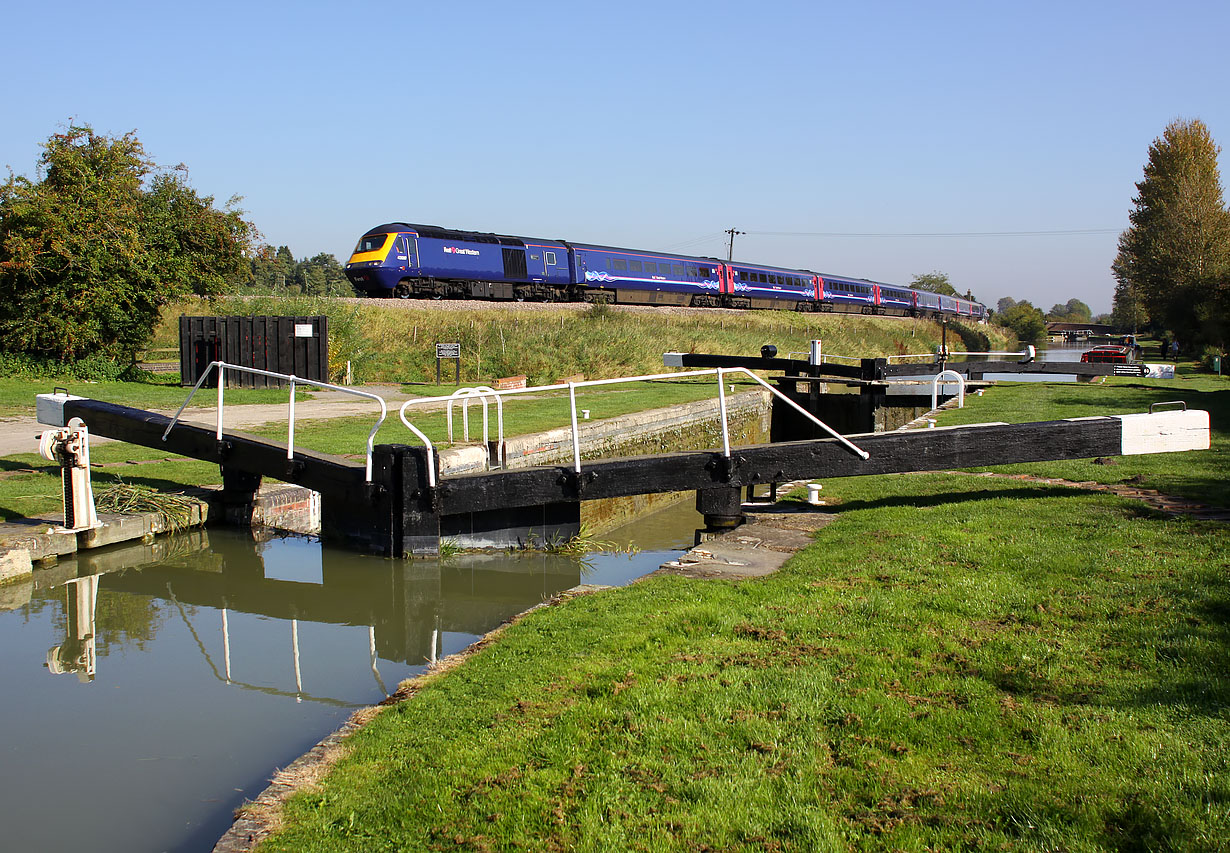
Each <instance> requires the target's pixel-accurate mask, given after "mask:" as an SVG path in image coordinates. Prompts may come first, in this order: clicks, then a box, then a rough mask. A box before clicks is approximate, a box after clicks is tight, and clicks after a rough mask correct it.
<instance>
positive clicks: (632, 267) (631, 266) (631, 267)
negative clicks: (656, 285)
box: [628, 261, 642, 272]
mask: <svg viewBox="0 0 1230 853" xmlns="http://www.w3.org/2000/svg"><path fill="white" fill-rule="evenodd" d="M628 272H642V269H641V262H640V261H628Z"/></svg>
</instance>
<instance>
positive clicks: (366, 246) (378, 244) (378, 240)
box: [354, 234, 389, 254]
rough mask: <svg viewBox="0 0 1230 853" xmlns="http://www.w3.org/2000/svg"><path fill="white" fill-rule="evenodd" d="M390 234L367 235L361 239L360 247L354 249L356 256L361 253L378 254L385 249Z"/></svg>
mask: <svg viewBox="0 0 1230 853" xmlns="http://www.w3.org/2000/svg"><path fill="white" fill-rule="evenodd" d="M388 238H389V235H388V234H365V235H364V236H363V237H361V238H360V239H359V245H357V246H355V247H354V250H355V254H358V253H359V252H376V251H379V250H380V249H383V248H384V243H385V241H386V240H388Z"/></svg>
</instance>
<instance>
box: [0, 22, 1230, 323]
mask: <svg viewBox="0 0 1230 853" xmlns="http://www.w3.org/2000/svg"><path fill="white" fill-rule="evenodd" d="M0 28H3V29H4V30H5V31H7V37H6V38H5V59H6V62H5V66H6V68H8V69H9V70H10V71H13V70H17V71H19V73H7V74H5V75H3V76H0V97H2V103H3V110H2V112H0V116H2V117H0V166H6V167H8V169H9V170H11V171H12V172H14V173H16V174H18V175H25V176H28V177H31V178H36V177H37V165H38V157H39V155H40V153H41V150H42V149H41V144H42V143H44V142H45V141H46V140H47V139H48V137H50V136H51V135H52V134H54V133H57V132H59V131H60V130H61V129H63V128H64V127H65V126H67V125H69V124H70V123H71V124H88V125H90V126H92V127H93V128H94V129H95V130H96V131H98V132H101V133H105V134H108V135H116V136H119V135H123V134H125V133H128V132H130V131H135V133H136V135H137V137H138V138H139V139H140V141H141V142H142V144H143V145H144V147H145V149H146V152H147V153H148V154H149V155H150V156H151V157H152V158H153V159H154V160H155V161H156V162H157V163H158V164H160V165H161V166H165V167H168V168H169V167H173V166H175V165H177V164H180V163H182V164H184V165H185V166H187V167H188V172H187V175H188V180H189V182H190V183H191V185H192V186H193V188H194V189H196V191H197V192H199V193H201V194H202V195H208V196H212V197H214V199H215V200H216V203H217V204H218V205H219V206H221V205H223V204H225V203H227V202H228V200H229V199H231V198H232V197H235V196H238V197H241V201H239V203H238V204H239V207H240V208H242V209H243V210H244V211H246V214H247V218H248V219H249V220H250V221H252V222H253V223H254V224H255V225H256V227H257V228H258V229H259V231H260V233H261V235H262V237H263V240H264V242H267V243H269V244H270V245H273V246H281V245H286V246H288V247H290V249H291V251H292V252H293V253H294V255H295V256H296V257H298V258H303V257H310V256H312V255H315V254H317V253H319V252H328V253H331V254H333V255H335V256H336V257H337V258H338V259H339V260H340V261H342V262H343V263H344V262H345V261H346V259H347V257H348V256H349V254H350V251H351V250H352V249H353V247H354V244H355V242H356V240H357V239H358V237H359V235H360V234H362V233H363V232H364V231H366V230H367V229H368V228H371V227H372V226H374V225H378V224H381V223H384V222H395V221H400V222H409V223H415V224H431V225H438V226H442V227H449V228H460V229H467V230H477V231H491V232H497V233H503V234H513V235H519V236H531V237H542V238H559V239H566V240H575V241H578V242H594V243H602V244H607V245H615V246H623V247H629V248H639V249H650V250H660V251H674V252H679V253H683V254H696V255H705V256H712V257H726V253H727V249H728V240H729V237H728V236H727V234H725V233H724V232H725V231H726V230H727V229H736V230H738V231H743V232H746V233H745V234H740V235H737V236H736V237H735V243H734V254H735V257H736V258H737V259H741V260H744V261H752V262H760V263H766V264H778V265H783V266H790V267H799V268H805V269H811V270H816V271H819V272H830V273H837V274H843V275H850V276H859V277H863V278H871V279H875V280H878V281H884V282H892V283H901V284H908V283H909V281H910V280H911V279H912V278H913V277H914V276H915V275H918V274H922V273H930V272H937V271H938V272H943V273H945V274H947V275H948V277H949V279H950V281H951V282H952V284H953V285H954V286H955V287H956V288H957V289H958V290H959V291H961V292H962V293H964V292H965V291H966V290H970V291H972V292H973V294H974V296H975V297H976V298H978V299H979V300H980V301H982V302H984V303H987V304H988V305H991V306H992V307H994V305H995V303H996V301H997V300H998V299H1000V298H1001V297H1004V296H1011V297H1012V298H1014V299H1017V300H1022V299H1027V300H1029V301H1031V302H1032V303H1033V304H1035V305H1037V306H1038V307H1040V308H1042V309H1043V310H1047V309H1049V308H1050V307H1051V306H1052V305H1054V304H1056V303H1063V302H1067V301H1068V300H1069V299H1071V298H1073V297H1075V298H1077V299H1080V300H1081V301H1083V302H1085V303H1087V304H1088V305H1089V306H1090V307H1091V308H1092V309H1093V310H1094V312H1095V313H1100V312H1105V311H1109V310H1110V308H1111V300H1112V296H1113V291H1114V279H1113V277H1112V275H1111V273H1110V265H1111V262H1112V261H1113V259H1114V256H1115V252H1116V246H1117V239H1118V234H1119V232H1120V231H1122V230H1123V229H1124V228H1126V227H1127V224H1128V218H1127V217H1128V212H1129V211H1130V209H1131V207H1132V197H1133V195H1134V194H1135V182H1137V181H1139V180H1140V179H1141V177H1142V170H1143V167H1144V164H1145V162H1146V161H1147V158H1148V148H1149V145H1150V144H1151V143H1152V141H1153V140H1154V139H1156V138H1157V137H1159V136H1160V135H1161V133H1162V131H1163V130H1164V129H1165V127H1166V125H1167V124H1168V123H1169V122H1170V121H1172V120H1174V119H1176V118H1184V119H1195V118H1198V119H1200V120H1202V121H1204V123H1205V124H1206V125H1208V127H1209V129H1210V131H1211V133H1212V134H1213V138H1214V139H1215V140H1217V141H1219V142H1221V143H1222V144H1223V145H1226V144H1230V89H1227V82H1228V81H1230V73H1228V66H1227V64H1226V62H1225V59H1224V56H1225V44H1226V34H1227V33H1230V4H1225V3H1217V2H1208V0H1196V2H1192V0H1173V2H1170V3H1167V4H1158V3H1156V2H1149V3H1144V2H1135V0H1126V2H1081V0H1068V2H1049V0H1042V2H1030V3H1028V4H1025V3H999V2H944V0H933V1H932V2H926V3H918V2H876V0H864V1H863V2H841V3H836V2H827V0H812V2H793V0H760V2H757V3H747V2H744V3H729V2H724V0H708V2H674V1H673V0H657V2H645V0H623V2H618V3H585V2H548V0H523V2H520V3H508V2H487V0H466V2H438V0H436V1H435V2H430V3H426V2H413V0H405V1H404V2H399V3H377V4H353V3H340V2H338V3H328V2H310V0H309V2H299V3H285V2H247V3H236V2H229V0H220V1H219V2H211V3H208V4H204V3H193V2H187V3H182V4H168V3H161V2H159V3H138V2H126V0H116V2H112V3H105V4H104V3H94V2H91V3H81V2H77V0H66V2H58V3H56V4H53V5H51V6H39V5H38V4H34V3H18V2H16V0H9V2H7V3H4V4H0ZM1228 156H1230V155H1227V154H1225V153H1223V154H1222V157H1221V167H1222V170H1223V172H1224V171H1225V169H1226V168H1227V166H1228V165H1230V161H1228V159H1227V158H1228ZM181 174H182V173H181Z"/></svg>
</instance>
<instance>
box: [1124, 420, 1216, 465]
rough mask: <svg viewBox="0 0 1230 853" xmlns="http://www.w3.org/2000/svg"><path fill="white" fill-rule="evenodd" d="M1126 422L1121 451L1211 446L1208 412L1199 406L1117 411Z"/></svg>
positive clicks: (1171, 450) (1126, 453)
mask: <svg viewBox="0 0 1230 853" xmlns="http://www.w3.org/2000/svg"><path fill="white" fill-rule="evenodd" d="M1115 417H1117V418H1118V419H1119V421H1120V422H1121V423H1122V424H1123V445H1122V447H1121V448H1120V451H1119V452H1120V453H1122V454H1123V455H1124V456H1135V455H1139V454H1142V453H1175V452H1178V451H1183V450H1208V449H1209V438H1210V435H1209V431H1210V424H1209V413H1208V412H1202V411H1198V410H1193V411H1190V412H1189V411H1186V410H1185V411H1182V412H1156V413H1153V414H1148V415H1115Z"/></svg>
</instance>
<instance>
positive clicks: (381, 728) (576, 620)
mask: <svg viewBox="0 0 1230 853" xmlns="http://www.w3.org/2000/svg"><path fill="white" fill-rule="evenodd" d="M1176 395H1182V396H1184V397H1186V398H1187V403H1188V405H1189V406H1190V407H1192V408H1203V409H1207V410H1209V411H1210V413H1211V415H1212V423H1213V442H1212V448H1211V449H1210V450H1209V451H1203V452H1199V453H1180V454H1168V455H1164V456H1140V457H1132V458H1130V459H1128V458H1123V459H1120V460H1117V462H1116V464H1105V463H1106V460H1085V461H1077V462H1064V463H1034V464H1031V465H1022V466H1010V467H1009V469H1008V470H1009V472H1010V473H1022V474H1023V473H1026V472H1029V471H1044V470H1048V469H1049V470H1052V472H1053V473H1057V474H1061V475H1063V476H1066V477H1068V478H1070V479H1072V480H1074V481H1084V480H1088V481H1093V480H1095V479H1100V480H1103V481H1106V482H1133V483H1138V484H1141V485H1144V486H1146V487H1148V486H1154V487H1158V488H1166V489H1169V490H1170V491H1171V493H1174V494H1187V495H1188V496H1189V497H1191V498H1192V499H1194V500H1199V501H1201V502H1206V503H1210V504H1214V505H1217V504H1220V505H1223V506H1224V505H1227V503H1230V501H1228V500H1227V489H1230V486H1228V485H1227V480H1228V479H1230V477H1228V475H1230V464H1228V460H1230V446H1228V444H1230V443H1228V441H1227V438H1228V436H1227V430H1226V424H1227V423H1228V419H1230V403H1227V401H1226V399H1225V391H1224V383H1223V384H1218V383H1216V382H1215V381H1214V380H1211V379H1197V380H1194V381H1186V382H1184V381H1176V382H1169V383H1168V382H1164V381H1162V382H1157V383H1150V384H1147V385H1146V384H1143V383H1139V382H1132V383H1127V382H1121V381H1119V380H1111V381H1109V382H1108V383H1107V384H1106V385H1104V386H1096V387H1090V386H1083V387H1074V386H1046V385H1033V386H1030V387H1021V386H1017V387H1014V388H1004V389H996V390H995V391H993V392H991V393H989V394H987V395H985V396H984V397H981V398H974V399H971V400H970V401H969V405H968V406H967V408H966V409H965V410H957V411H950V412H944V413H940V414H939V415H938V419H939V420H940V422H941V425H947V424H948V423H955V422H958V421H961V422H964V421H967V420H968V421H987V420H1006V421H1017V422H1022V421H1033V420H1040V419H1045V418H1047V417H1080V416H1084V415H1093V414H1108V413H1123V412H1132V411H1141V410H1147V408H1148V407H1149V405H1150V404H1152V403H1154V402H1160V401H1164V400H1169V399H1173V398H1174V397H1175V396H1176ZM824 496H825V499H826V500H827V501H828V503H829V509H831V510H832V512H833V514H834V515H835V516H836V517H835V520H833V521H832V522H831V523H829V524H828V525H827V526H825V527H823V529H822V530H821V531H820V532H819V533H818V534H816V535H815V536H814V538H810V537H805V538H808V542H807V544H806V547H804V548H803V549H802V550H801V551H799V552H798V553H797V554H796V555H795V556H794V557H793V558H792V559H790V560H788V561H787V562H786V563H785V564H784V565H783V566H782V567H781V568H780V570H778V571H776V572H773V573H770V574H767V575H765V576H763V577H758V578H754V579H747V580H740V581H733V580H718V581H716V582H715V581H711V580H702V579H698V578H696V577H679V576H676V575H670V574H663V575H659V576H654V577H650V578H648V579H645V580H643V581H640V582H637V583H634V584H632V585H630V586H628V587H624V588H620V589H611V590H604V591H602V592H601V594H576V595H570V596H564V597H562V598H560V599H558V600H555V601H553V602H551V604H552V605H554V606H545V607H540V608H538V609H536V610H534V611H532V612H530V613H528V614H526V615H525V616H523V617H522V618H520V619H518V620H516V621H515V622H514V623H513V624H510V625H508V626H506V627H505V628H503V629H501V630H500V631H498V632H496V633H495V634H494V635H493V636H491V637H489V638H487V639H486V640H484V641H483V642H482V643H480V644H479V645H478V646H477V647H475V648H474V649H473V650H472V651H471V652H470V653H469V654H467V655H465V656H464V657H463V658H460V659H457V660H454V661H450V662H448V663H447V664H446V665H444V666H442V667H440V668H439V669H438V670H437V671H435V672H433V673H430V674H428V675H427V676H425V677H423V678H421V679H418V680H416V681H414V682H411V683H407V684H406V685H404V686H403V688H402V690H401V691H399V696H398V701H397V703H396V704H395V705H394V706H392V707H390V708H389V709H388V710H386V711H385V712H384V713H380V714H373V713H371V712H366V713H365V714H363V715H361V718H362V722H364V723H366V725H363V726H362V727H361V728H360V729H358V730H357V732H356V733H354V734H353V735H352V736H350V737H348V738H344V739H343V738H338V739H335V741H333V742H332V743H330V744H329V745H328V749H330V750H332V753H333V756H332V758H333V760H331V762H327V763H326V764H327V765H328V766H327V769H326V768H325V766H324V765H321V766H319V767H316V768H315V769H308V770H305V773H306V776H305V777H304V778H301V779H298V780H295V779H291V778H287V779H282V780H280V782H279V784H281V785H282V786H284V787H288V788H294V787H296V786H298V793H297V794H295V795H294V796H292V797H290V798H289V799H288V800H286V801H285V803H284V804H283V805H280V806H277V805H274V806H272V807H271V808H270V809H268V810H267V811H265V812H263V813H262V808H263V805H257V806H254V807H253V808H252V809H251V810H249V811H246V812H244V813H243V817H244V818H263V819H272V820H273V821H274V822H275V824H278V825H280V828H279V829H278V831H276V832H275V833H274V834H273V835H272V836H270V837H269V838H267V839H266V840H265V841H264V842H263V843H262V845H261V847H260V849H261V850H271V851H272V850H282V851H300V850H326V849H327V850H360V849H370V847H371V846H379V845H384V846H388V847H393V848H404V849H412V848H431V847H442V848H454V849H462V848H472V849H497V848H513V847H525V848H529V849H553V848H565V847H586V846H595V847H605V848H612V847H619V848H627V849H635V848H636V846H637V844H638V843H639V842H640V841H641V840H643V839H646V838H653V839H654V842H653V847H654V849H661V850H689V849H700V848H713V849H764V848H766V847H776V848H781V849H792V848H797V849H825V848H827V847H830V846H840V847H857V848H858V849H872V850H881V849H883V850H888V849H903V848H913V847H924V846H926V847H962V848H969V847H992V846H1003V847H1019V846H1037V845H1038V844H1045V845H1046V846H1062V847H1073V848H1076V847H1082V848H1083V847H1089V848H1095V847H1097V848H1101V847H1114V846H1121V843H1122V842H1124V841H1125V840H1127V839H1131V840H1132V843H1136V842H1138V841H1139V840H1140V839H1142V838H1151V839H1156V840H1158V841H1159V843H1161V842H1162V840H1163V839H1164V840H1165V843H1168V844H1175V845H1177V846H1182V847H1184V848H1186V849H1210V850H1211V849H1217V848H1218V846H1219V844H1220V839H1222V838H1224V837H1225V833H1226V831H1227V829H1228V828H1230V826H1228V825H1227V819H1226V816H1225V814H1224V811H1223V810H1217V809H1210V808H1208V807H1207V803H1208V802H1209V797H1210V796H1214V791H1216V792H1222V791H1223V789H1225V788H1226V786H1227V784H1230V780H1228V779H1227V777H1226V774H1225V766H1224V764H1225V762H1224V756H1225V750H1226V749H1227V745H1228V744H1230V723H1227V721H1226V720H1225V719H1224V714H1221V713H1220V709H1222V708H1224V707H1225V705H1226V703H1227V701H1230V669H1228V668H1227V666H1226V664H1225V655H1224V628H1225V626H1224V624H1223V623H1224V619H1223V618H1222V612H1223V611H1224V606H1223V605H1224V601H1225V600H1226V597H1227V595H1228V593H1230V589H1228V588H1227V580H1226V573H1225V569H1226V564H1225V554H1226V553H1227V552H1228V551H1230V534H1228V533H1227V527H1226V525H1225V524H1224V523H1220V522H1213V521H1202V520H1197V519H1192V518H1188V517H1183V516H1178V517H1176V516H1173V515H1168V514H1162V513H1159V512H1153V511H1151V510H1150V509H1148V508H1147V507H1144V506H1142V505H1141V503H1139V502H1138V501H1135V500H1132V499H1129V498H1127V497H1123V496H1120V495H1115V494H1110V493H1105V492H1092V491H1086V490H1079V489H1071V488H1065V487H1063V486H1061V485H1058V484H1056V483H1053V482H1051V483H1039V482H1034V481H1032V480H1026V479H1006V478H999V477H995V478H978V477H970V476H969V472H961V473H959V474H943V473H937V474H911V475H890V476H882V477H866V478H848V479H841V480H834V481H831V482H829V483H826V484H825V490H824ZM738 532H739V531H735V532H734V533H735V534H736V535H737V534H738ZM745 533H746V531H745ZM702 547H703V546H702ZM579 592H580V593H583V592H585V591H579ZM1192 779H1197V780H1204V782H1203V783H1202V784H1201V785H1198V786H1196V787H1195V788H1193V787H1192V785H1191V784H1190V781H1189V780H1192ZM1216 796H1219V797H1220V796H1221V794H1220V793H1218V794H1216ZM1022 816H1028V819H1027V820H1026V819H1023V817H1022ZM249 828H251V827H249ZM220 849H234V848H220Z"/></svg>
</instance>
